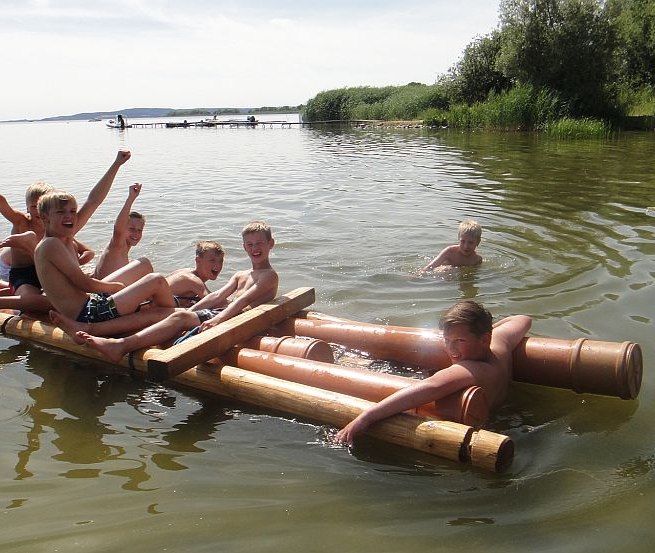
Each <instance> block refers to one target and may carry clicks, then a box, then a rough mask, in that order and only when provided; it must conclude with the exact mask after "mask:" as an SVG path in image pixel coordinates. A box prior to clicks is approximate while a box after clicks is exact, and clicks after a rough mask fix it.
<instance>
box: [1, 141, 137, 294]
mask: <svg viewBox="0 0 655 553" xmlns="http://www.w3.org/2000/svg"><path fill="white" fill-rule="evenodd" d="M130 155H131V154H130V152H128V151H123V150H121V151H119V152H118V153H117V154H116V159H115V160H114V162H113V163H112V164H111V165H110V167H109V169H107V172H106V173H105V174H104V175H103V176H102V178H101V179H100V180H99V181H98V183H97V184H96V185H95V186H94V187H93V189H92V190H91V192H90V193H89V196H88V198H87V199H86V201H85V202H84V205H83V206H82V207H81V208H80V212H79V214H78V220H77V224H78V228H77V229H76V232H77V231H78V230H79V229H81V228H82V227H83V226H84V225H85V224H86V222H87V221H88V220H89V218H90V217H91V215H93V213H95V211H96V209H98V206H99V205H100V204H101V203H102V201H103V200H104V199H105V198H106V197H107V194H108V192H109V189H110V188H111V185H112V183H113V182H114V179H115V178H116V175H117V174H118V170H119V169H120V167H121V166H122V165H123V164H124V163H125V162H126V161H127V160H128V159H130ZM50 191H52V186H50V185H49V184H47V183H45V182H43V181H38V182H36V183H34V184H33V185H31V186H30V187H28V189H27V192H26V195H25V200H26V204H27V213H21V212H20V211H17V210H15V209H12V208H11V207H10V206H9V204H8V203H7V200H6V199H5V197H4V196H2V195H0V213H2V215H4V216H5V217H6V218H7V219H8V220H9V221H10V222H11V224H12V231H11V232H12V234H19V233H23V232H27V231H32V232H34V233H35V235H36V240H37V241H38V240H41V238H43V235H44V226H43V222H42V221H41V218H40V214H39V211H38V208H37V204H38V201H39V199H40V198H41V196H43V195H44V194H46V193H48V192H50ZM9 283H10V284H11V285H12V286H13V288H14V290H15V293H16V295H18V296H22V295H27V294H33V295H40V294H41V288H42V287H41V283H40V282H39V278H38V276H37V274H36V270H35V268H34V253H33V252H31V251H29V250H27V249H17V248H12V252H11V271H10V274H9Z"/></svg>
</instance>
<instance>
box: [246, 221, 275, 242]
mask: <svg viewBox="0 0 655 553" xmlns="http://www.w3.org/2000/svg"><path fill="white" fill-rule="evenodd" d="M252 232H263V233H264V236H266V240H271V239H272V238H273V232H272V231H271V227H269V226H268V225H267V224H266V223H264V221H253V222H251V223H248V224H247V225H246V226H245V227H243V230H242V231H241V236H242V237H244V236H245V235H246V234H250V233H252Z"/></svg>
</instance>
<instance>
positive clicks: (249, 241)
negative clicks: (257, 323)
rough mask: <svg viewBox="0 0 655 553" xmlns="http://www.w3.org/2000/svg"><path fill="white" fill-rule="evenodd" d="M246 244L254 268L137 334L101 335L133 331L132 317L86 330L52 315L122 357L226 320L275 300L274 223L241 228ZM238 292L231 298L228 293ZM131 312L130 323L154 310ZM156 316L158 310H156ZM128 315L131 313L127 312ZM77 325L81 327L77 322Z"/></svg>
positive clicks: (102, 349) (66, 327)
mask: <svg viewBox="0 0 655 553" xmlns="http://www.w3.org/2000/svg"><path fill="white" fill-rule="evenodd" d="M241 235H242V238H243V248H244V250H245V251H246V253H247V254H248V257H249V259H250V262H251V265H252V267H251V269H248V270H244V271H238V272H237V273H235V274H234V275H233V276H232V277H231V278H230V280H229V281H228V282H227V283H226V284H225V285H224V286H223V287H222V288H220V289H219V290H217V291H215V292H212V293H210V294H208V295H206V296H205V297H204V298H202V299H201V300H200V301H199V302H198V303H196V304H195V305H194V306H193V307H192V308H191V309H190V310H187V309H177V310H175V311H174V312H173V313H171V314H170V315H169V316H167V317H166V318H165V319H164V320H160V321H159V322H156V323H155V324H153V325H152V326H149V327H147V328H143V330H140V331H138V332H137V333H136V334H132V335H130V336H127V337H124V338H102V337H100V335H104V336H112V335H117V334H120V333H124V332H129V330H127V327H126V326H123V325H121V323H123V322H125V323H128V321H121V320H120V319H117V320H116V321H109V322H108V323H100V324H94V325H90V326H89V327H88V330H86V331H85V330H79V325H75V324H72V323H71V321H68V320H66V319H64V318H62V317H60V316H58V315H57V314H55V318H53V320H54V321H55V322H56V324H59V325H60V326H62V328H64V330H65V331H66V332H67V333H68V334H71V335H73V336H74V337H75V339H76V341H78V342H86V344H87V345H88V346H89V347H92V348H93V349H96V350H98V351H100V352H101V353H102V354H103V355H104V356H105V357H106V358H107V359H109V360H110V361H113V362H118V361H119V360H120V359H121V358H122V357H123V356H124V355H126V354H127V353H129V352H131V351H135V350H137V349H141V348H146V347H150V346H154V345H158V344H163V343H165V342H167V341H169V340H171V339H173V338H175V337H177V336H179V335H180V333H182V332H184V331H186V330H191V331H192V332H194V333H195V332H203V331H205V330H207V329H208V328H211V327H213V326H215V325H217V324H219V323H221V322H222V321H225V320H227V319H229V318H231V317H234V316H235V315H238V314H239V313H241V312H242V311H244V310H246V309H250V308H252V307H255V306H257V305H260V304H262V303H266V302H267V301H270V300H272V299H273V298H274V297H275V295H276V294H277V288H278V282H279V279H278V274H277V273H276V272H275V270H274V269H273V267H272V266H271V263H270V260H269V254H270V251H271V249H272V248H273V246H274V245H275V240H274V239H273V237H272V234H271V229H270V227H269V226H268V225H267V224H266V223H263V222H261V221H254V222H252V223H249V224H248V225H246V226H245V227H244V229H243V230H242V232H241ZM231 296H234V298H233V299H232V300H231V301H230V297H231ZM140 315H142V314H140V313H139V314H135V315H131V316H129V323H132V322H133V323H134V324H135V325H137V326H136V327H137V328H139V326H138V325H140V324H141V323H142V321H143V320H144V319H143V318H142V317H144V316H150V315H149V314H148V313H147V312H146V313H144V314H143V315H142V317H139V316H140ZM153 316H154V317H156V314H155V315H153ZM125 319H127V317H126V318H125ZM76 327H77V328H76Z"/></svg>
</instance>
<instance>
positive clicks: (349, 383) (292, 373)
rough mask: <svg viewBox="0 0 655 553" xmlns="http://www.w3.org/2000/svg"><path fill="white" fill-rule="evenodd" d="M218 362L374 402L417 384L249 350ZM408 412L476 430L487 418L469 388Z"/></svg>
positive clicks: (480, 398)
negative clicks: (464, 425)
mask: <svg viewBox="0 0 655 553" xmlns="http://www.w3.org/2000/svg"><path fill="white" fill-rule="evenodd" d="M326 345H327V344H326ZM328 347H329V346H328ZM222 359H223V360H224V361H225V362H226V363H227V364H228V365H234V366H237V367H239V368H241V369H246V370H249V371H252V372H256V373H259V374H264V375H267V376H272V377H275V378H280V379H284V380H290V381H292V382H297V383H299V384H306V385H308V386H313V387H316V388H322V389H324V390H330V391H333V392H339V393H342V394H347V395H349V396H354V397H359V398H362V399H366V400H368V401H374V402H377V401H380V400H382V399H384V398H385V397H387V396H389V395H391V394H393V393H394V392H396V391H398V390H401V389H403V388H406V387H408V386H411V385H413V384H415V383H417V382H419V381H418V380H416V379H414V378H407V377H404V376H398V375H393V374H386V373H379V372H375V371H370V370H366V369H360V368H355V367H345V366H341V365H335V364H333V363H325V362H320V361H315V360H311V359H302V358H298V357H292V356H288V355H281V354H278V353H270V352H266V351H259V350H255V349H250V348H238V347H237V348H233V349H232V350H230V351H229V352H227V353H226V354H224V355H223V356H222ZM411 412H413V413H416V414H418V415H421V416H425V417H430V418H433V419H437V420H450V421H454V422H460V423H462V424H466V425H468V426H472V427H474V428H480V427H481V426H482V425H484V423H485V422H486V421H487V418H488V417H489V404H488V402H487V399H486V395H485V393H484V390H483V389H482V388H480V387H478V386H471V387H469V388H465V389H464V390H460V391H458V392H456V393H454V394H451V395H449V396H447V397H445V398H442V399H440V400H439V401H437V402H432V403H429V404H426V405H423V406H421V407H418V408H417V409H415V410H412V411H411Z"/></svg>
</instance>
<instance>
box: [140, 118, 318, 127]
mask: <svg viewBox="0 0 655 553" xmlns="http://www.w3.org/2000/svg"><path fill="white" fill-rule="evenodd" d="M305 124H307V123H302V122H300V121H246V120H242V119H239V120H236V119H235V120H227V121H222V120H219V119H216V120H213V119H206V120H202V121H181V122H178V121H174V122H173V121H169V122H166V121H156V122H153V123H130V126H131V127H132V128H142V129H144V128H165V129H188V128H198V127H207V128H214V129H215V128H225V127H227V128H231V129H233V128H252V129H254V128H262V129H265V128H267V127H268V128H269V129H272V128H274V127H279V128H282V129H283V128H285V127H287V128H291V127H293V126H302V125H305Z"/></svg>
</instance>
